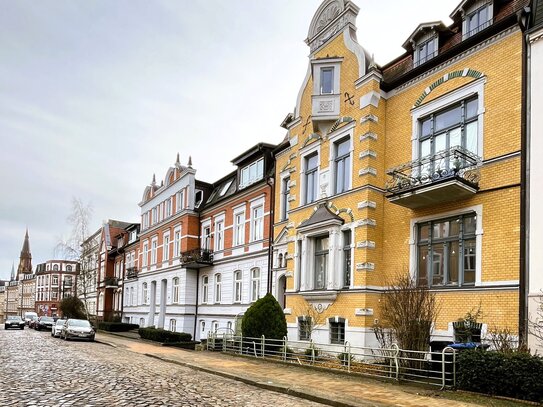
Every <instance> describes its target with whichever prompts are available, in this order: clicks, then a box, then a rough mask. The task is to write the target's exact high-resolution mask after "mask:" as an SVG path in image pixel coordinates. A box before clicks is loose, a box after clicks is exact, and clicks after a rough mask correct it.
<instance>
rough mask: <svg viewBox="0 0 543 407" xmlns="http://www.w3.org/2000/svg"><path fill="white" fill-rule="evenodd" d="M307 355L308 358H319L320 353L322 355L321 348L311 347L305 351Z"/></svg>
mask: <svg viewBox="0 0 543 407" xmlns="http://www.w3.org/2000/svg"><path fill="white" fill-rule="evenodd" d="M304 353H305V355H306V356H310V357H311V356H312V355H315V357H316V358H317V357H319V353H320V349H319V348H315V347H314V346H310V347H309V348H307V349H306V350H305V352H304Z"/></svg>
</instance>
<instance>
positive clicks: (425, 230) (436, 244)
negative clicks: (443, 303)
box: [417, 213, 477, 287]
mask: <svg viewBox="0 0 543 407" xmlns="http://www.w3.org/2000/svg"><path fill="white" fill-rule="evenodd" d="M476 225H477V216H476V215H475V214H473V213H472V214H469V215H461V216H456V217H454V218H449V219H444V220H437V221H430V222H423V223H419V224H418V225H417V230H418V236H417V247H418V258H417V261H418V276H417V283H418V284H419V285H422V286H432V287H436V286H437V287H439V286H465V285H474V284H475V268H476V260H477V250H476V242H475V241H476V236H475V232H476Z"/></svg>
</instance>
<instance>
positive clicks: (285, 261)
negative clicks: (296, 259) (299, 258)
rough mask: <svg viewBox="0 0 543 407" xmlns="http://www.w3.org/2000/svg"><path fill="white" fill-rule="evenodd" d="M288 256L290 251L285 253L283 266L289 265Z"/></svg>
mask: <svg viewBox="0 0 543 407" xmlns="http://www.w3.org/2000/svg"><path fill="white" fill-rule="evenodd" d="M287 256H288V252H285V254H284V255H283V267H287Z"/></svg>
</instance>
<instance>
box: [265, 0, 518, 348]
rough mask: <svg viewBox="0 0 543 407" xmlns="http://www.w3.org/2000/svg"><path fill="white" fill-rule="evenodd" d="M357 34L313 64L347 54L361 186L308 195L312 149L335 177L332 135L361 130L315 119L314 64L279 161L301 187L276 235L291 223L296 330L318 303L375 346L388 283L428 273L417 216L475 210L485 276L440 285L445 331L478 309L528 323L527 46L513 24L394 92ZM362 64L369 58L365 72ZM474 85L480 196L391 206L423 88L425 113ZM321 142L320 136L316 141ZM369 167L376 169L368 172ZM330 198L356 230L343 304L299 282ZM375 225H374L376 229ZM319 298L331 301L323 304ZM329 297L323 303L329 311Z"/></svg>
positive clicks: (319, 53)
mask: <svg viewBox="0 0 543 407" xmlns="http://www.w3.org/2000/svg"><path fill="white" fill-rule="evenodd" d="M326 3H327V2H326V1H325V2H324V3H323V4H324V5H325V4H326ZM348 3H350V2H348ZM321 7H322V6H321ZM319 10H321V9H319ZM349 37H351V38H352V36H351V33H350V29H349V28H348V27H347V28H345V29H344V31H339V32H337V33H336V34H335V36H333V37H332V38H331V39H329V40H328V41H327V42H325V43H324V44H323V45H321V46H320V47H319V48H318V49H317V50H316V51H315V52H313V53H312V54H311V55H310V64H311V65H312V66H315V63H319V61H321V60H322V61H324V62H326V60H327V59H332V58H336V59H337V58H340V59H341V62H340V64H341V71H340V72H341V74H340V82H339V83H340V86H339V89H335V92H336V93H339V95H340V98H339V101H340V112H339V115H337V116H338V117H339V118H342V117H350V118H352V119H353V120H354V128H353V130H352V131H351V132H348V133H349V136H350V137H351V138H352V152H351V158H352V165H351V169H350V170H351V180H352V181H351V186H350V189H349V190H348V191H347V192H344V193H341V194H335V193H333V192H331V191H330V189H328V193H327V194H326V193H324V194H321V192H322V191H320V190H319V196H318V198H317V199H316V200H315V201H314V202H311V203H309V204H305V203H304V201H303V198H302V196H303V195H304V193H305V191H304V189H303V186H304V180H303V177H304V176H305V175H304V171H303V168H304V161H303V160H304V159H305V158H304V154H305V151H306V150H309V149H311V146H312V145H315V146H316V145H317V144H318V148H319V150H318V151H319V153H318V158H319V163H320V167H319V171H320V173H319V176H320V175H321V173H322V172H326V171H330V172H332V171H333V170H332V168H331V167H332V165H333V159H334V157H330V154H333V151H334V150H333V147H331V146H330V143H331V142H330V141H329V138H330V137H334V134H335V133H336V132H341V130H342V128H343V129H344V128H347V127H348V126H353V123H349V124H344V123H342V124H340V125H339V127H338V129H337V130H335V132H334V131H332V132H330V131H329V126H330V125H331V124H332V122H330V123H329V124H326V123H324V124H323V122H318V120H317V119H318V118H317V119H315V117H314V112H315V109H314V106H313V104H314V103H315V102H314V100H313V96H314V88H315V87H314V81H315V80H317V79H316V77H315V74H314V73H315V72H316V70H315V69H312V75H310V77H309V79H308V80H307V82H306V83H305V85H304V88H303V90H302V91H301V97H300V98H299V104H298V106H297V110H296V112H295V114H294V115H293V117H292V121H291V124H290V125H288V132H289V141H290V145H289V146H287V147H286V148H285V149H283V151H281V152H280V153H279V154H278V155H277V158H276V160H277V161H276V178H277V179H278V180H279V179H281V177H282V176H283V177H284V176H285V174H286V173H287V172H288V174H289V176H290V184H291V188H290V196H291V202H290V210H289V213H288V219H287V220H282V218H281V216H280V214H279V212H278V211H276V218H275V236H274V237H275V239H276V240H278V239H279V238H280V237H281V236H280V235H282V234H284V233H285V232H284V230H285V228H286V230H287V235H288V237H289V239H288V243H286V245H287V252H288V253H289V256H288V257H287V258H288V259H289V260H288V262H287V266H286V278H287V281H286V291H287V293H286V313H287V322H288V323H289V327H290V330H289V334H291V335H296V324H297V318H298V317H299V316H300V312H301V310H304V309H306V308H307V306H308V304H309V305H311V306H314V307H315V308H319V313H320V316H321V318H322V320H323V321H327V320H328V318H331V317H340V318H344V319H345V320H346V321H347V326H348V327H347V331H348V330H349V329H351V334H350V336H349V334H348V335H347V336H348V338H347V339H349V340H350V342H351V343H352V342H353V339H354V342H355V343H356V342H358V343H360V344H368V343H370V342H371V341H372V340H371V336H372V335H371V333H370V331H371V327H372V325H373V324H374V322H376V320H378V319H379V307H380V303H381V300H382V293H383V292H384V290H385V289H386V285H387V283H389V282H390V281H392V280H393V278H394V276H395V275H396V274H398V273H409V272H410V273H412V275H414V276H416V274H417V266H416V261H414V260H416V259H414V256H415V257H416V256H417V254H416V253H417V252H416V250H417V249H416V239H417V232H414V226H413V225H416V224H417V222H416V220H417V219H436V220H439V219H442V218H444V217H447V216H448V214H456V213H462V212H463V211H464V210H467V209H466V208H478V209H477V211H478V212H477V213H478V217H479V220H478V221H477V222H480V223H478V225H477V244H479V246H478V248H477V250H478V251H477V254H476V256H477V261H478V262H479V263H478V264H479V266H478V267H479V269H478V270H477V272H476V275H477V281H476V282H475V284H474V285H473V286H464V287H458V286H445V287H432V290H433V291H434V292H435V293H436V296H437V298H438V302H439V303H440V304H441V312H440V314H439V317H438V320H437V324H436V327H435V329H436V332H440V335H442V336H443V335H445V336H446V335H449V336H450V335H451V334H452V333H451V327H450V323H451V322H453V321H456V320H457V319H459V318H462V317H463V316H464V315H465V314H466V313H467V312H469V311H471V310H473V309H476V308H478V307H480V309H481V311H482V317H481V322H483V323H485V326H486V327H487V329H488V330H493V329H501V328H508V329H511V330H516V329H518V302H519V301H518V280H519V253H520V249H519V247H520V226H519V225H520V155H519V150H520V140H521V103H522V100H521V97H522V92H521V82H522V78H521V72H522V41H523V37H522V34H521V32H520V30H519V29H517V28H515V27H512V28H510V29H508V30H505V31H502V32H500V33H497V34H496V35H495V36H493V37H490V38H488V39H487V40H486V41H485V42H484V43H479V44H477V45H476V46H473V47H471V48H467V49H465V50H464V51H463V52H461V53H459V54H456V55H454V56H451V58H449V59H447V60H445V61H443V62H442V63H441V64H438V65H435V64H433V65H432V66H431V68H429V70H428V71H421V72H420V74H419V75H416V76H414V77H413V78H412V79H410V80H406V81H404V82H398V85H397V86H396V87H392V89H387V90H386V91H384V90H383V87H384V86H383V84H384V82H385V80H384V79H383V72H382V71H380V69H379V68H373V67H372V66H371V61H369V60H368V58H367V53H366V55H365V57H364V58H360V54H362V55H363V54H364V52H363V50H362V51H361V52H359V53H358V56H357V52H353V46H352V43H350V40H349ZM360 49H361V48H360ZM360 63H362V64H366V66H365V67H363V71H364V75H362V78H361V76H360ZM385 69H386V67H385ZM468 70H472V71H474V72H477V73H480V75H479V77H472V76H469V75H465V76H459V77H454V78H449V79H448V80H446V81H444V82H443V83H442V84H438V85H437V86H435V87H434V88H433V89H431V91H430V92H428V89H429V87H431V85H432V84H434V83H436V81H438V80H439V79H440V78H443V77H444V76H446V75H447V74H451V73H453V72H464V73H465V72H468ZM451 76H453V75H451ZM475 76H477V75H475ZM474 84H481V85H479V86H480V89H483V91H482V92H480V94H478V100H481V102H480V103H481V104H482V105H483V110H481V111H480V112H479V115H478V123H482V128H483V131H482V134H479V135H478V137H479V139H480V138H482V142H481V148H482V151H481V153H482V154H481V159H482V164H481V167H480V178H479V183H478V191H477V192H476V193H474V194H472V195H471V196H469V197H465V198H462V199H459V200H454V199H453V200H450V201H448V202H441V203H436V204H432V205H426V206H424V207H421V208H415V209H410V208H406V207H403V206H400V205H398V204H397V203H395V202H391V201H390V200H389V199H388V198H387V193H386V187H387V181H388V180H390V177H389V176H388V175H387V170H388V169H390V168H393V167H397V166H399V165H401V164H404V163H408V162H410V161H411V160H413V152H412V135H413V123H414V121H415V122H416V119H414V116H413V114H414V111H415V110H416V109H414V108H413V107H414V106H415V105H416V104H417V101H418V100H419V98H420V97H421V95H423V94H424V93H425V92H426V93H428V94H427V96H426V97H424V98H423V100H422V102H421V103H420V105H419V106H418V107H417V109H418V108H420V109H424V107H425V106H429V105H428V104H429V103H432V102H437V103H439V101H440V100H443V99H446V98H448V97H449V95H451V94H454V93H455V92H457V91H462V89H465V88H466V87H469V86H471V85H474ZM368 95H373V100H372V102H373V103H371V102H370V103H367V102H366V100H367V98H368ZM349 98H350V100H349ZM351 101H354V102H355V103H354V104H352V103H351ZM312 115H313V117H312ZM308 118H309V119H308ZM326 126H328V127H326ZM313 133H314V135H313V136H311V135H312V134H313ZM317 136H318V137H317ZM311 137H313V139H315V140H313V141H308V139H311ZM368 151H370V152H371V154H368ZM331 152H332V153H331ZM331 159H332V161H330V160H331ZM366 169H372V170H373V171H374V172H373V173H371V172H369V173H364V172H365V170H366ZM361 170H362V174H360V171H361ZM366 172H367V171H366ZM320 182H322V179H321V180H320ZM282 199H283V197H282V196H280V195H279V194H276V207H277V208H279V207H280V206H281V204H282V202H281V200H282ZM368 202H369V203H371V204H370V205H368V204H367V203H368ZM320 203H325V204H326V205H327V206H328V207H329V208H330V209H331V211H332V212H334V213H335V214H336V215H337V216H339V217H341V218H342V219H343V220H344V225H343V226H342V228H343V229H342V230H344V229H345V228H347V229H349V230H352V231H353V235H352V244H351V250H352V253H353V254H352V259H353V260H352V264H351V267H352V268H351V270H352V271H351V276H352V277H351V278H352V281H351V284H350V287H349V288H347V289H334V290H332V291H334V294H335V298H333V299H332V300H330V299H329V298H326V292H328V291H330V289H327V290H323V292H324V293H323V294H322V295H321V294H319V293H315V295H313V297H311V298H310V300H309V303H308V302H307V300H308V297H310V296H309V295H306V294H307V293H305V292H304V291H315V290H311V289H310V288H309V289H308V287H305V290H304V288H303V287H301V286H300V283H297V281H299V279H300V275H299V274H300V273H301V269H302V268H303V266H302V264H303V263H304V262H306V261H307V259H306V258H304V255H303V254H302V252H301V249H300V247H303V246H302V243H301V242H302V241H303V239H304V233H303V232H300V231H299V230H298V228H299V227H300V225H301V223H302V222H304V221H306V220H308V219H310V218H311V215H312V214H313V213H314V212H315V209H316V207H317V206H318V205H319V204H320ZM481 218H482V219H481ZM368 220H369V221H370V224H367V223H368V222H367V221H368ZM366 242H372V243H373V244H374V247H366V246H367V245H366ZM414 247H415V248H414ZM329 271H331V270H329ZM331 272H332V273H334V271H331ZM319 295H321V297H322V298H324V300H323V301H321V300H319ZM320 302H323V303H324V306H321V307H318V306H319V303H320ZM360 310H363V311H364V312H360ZM325 329H326V327H325V326H323V330H325ZM364 332H365V333H364ZM357 335H358V336H360V337H361V338H362V337H364V335H365V337H364V338H365V339H360V340H358V339H359V338H358V336H357ZM293 339H295V338H293Z"/></svg>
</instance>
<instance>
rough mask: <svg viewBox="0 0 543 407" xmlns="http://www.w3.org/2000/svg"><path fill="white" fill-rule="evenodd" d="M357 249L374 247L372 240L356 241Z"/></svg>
mask: <svg viewBox="0 0 543 407" xmlns="http://www.w3.org/2000/svg"><path fill="white" fill-rule="evenodd" d="M356 248H357V249H375V242H374V241H372V240H364V241H363V242H358V243H356Z"/></svg>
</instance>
